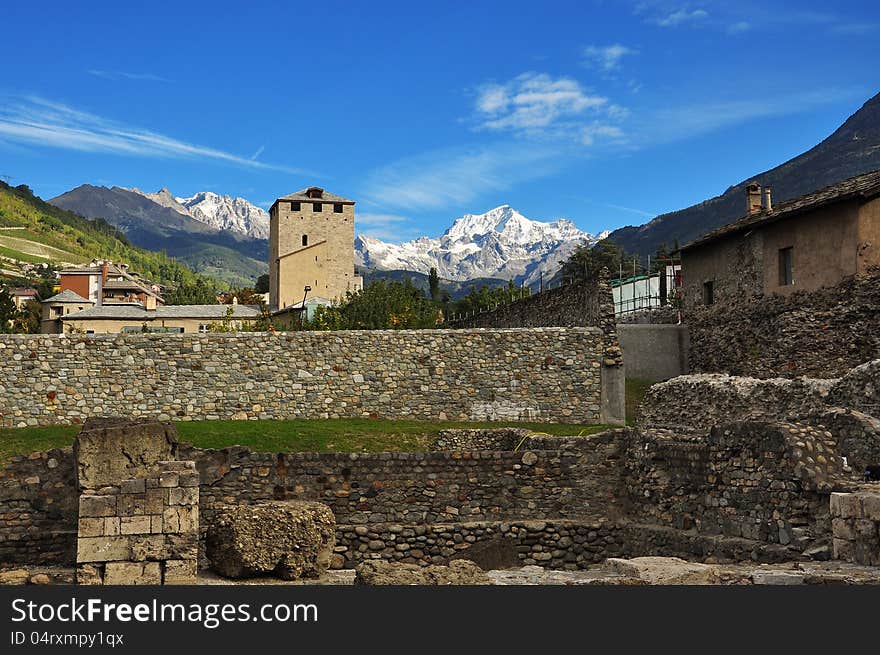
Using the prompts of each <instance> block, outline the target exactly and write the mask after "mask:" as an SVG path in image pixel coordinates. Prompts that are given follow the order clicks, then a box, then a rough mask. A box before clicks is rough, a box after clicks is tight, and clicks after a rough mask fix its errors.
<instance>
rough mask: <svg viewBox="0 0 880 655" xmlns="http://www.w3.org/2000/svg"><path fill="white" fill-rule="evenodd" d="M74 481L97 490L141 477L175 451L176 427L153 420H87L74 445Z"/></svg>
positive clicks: (169, 457) (172, 456) (82, 486)
mask: <svg viewBox="0 0 880 655" xmlns="http://www.w3.org/2000/svg"><path fill="white" fill-rule="evenodd" d="M73 452H74V456H75V458H76V472H77V482H78V484H79V487H80V488H81V489H96V488H98V487H101V486H105V485H112V484H119V483H120V482H121V481H123V480H131V479H133V478H143V477H146V475H147V474H148V473H149V471H150V470H151V469H152V468H153V467H154V466H155V464H156V463H157V462H159V461H162V460H171V459H174V457H175V456H176V454H177V430H176V429H175V427H174V425H173V424H171V423H162V422H160V421H156V420H153V419H142V420H132V419H124V418H116V419H111V418H101V419H94V418H92V419H88V420H87V421H86V422H85V424H84V425H83V429H82V431H80V433H79V434H78V435H77V436H76V440H75V441H74V444H73Z"/></svg>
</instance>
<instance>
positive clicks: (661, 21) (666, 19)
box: [653, 8, 709, 27]
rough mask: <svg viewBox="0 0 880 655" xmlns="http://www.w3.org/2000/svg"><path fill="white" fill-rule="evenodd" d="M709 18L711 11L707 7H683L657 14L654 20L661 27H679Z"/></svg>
mask: <svg viewBox="0 0 880 655" xmlns="http://www.w3.org/2000/svg"><path fill="white" fill-rule="evenodd" d="M707 18H709V12H708V11H706V10H705V9H686V8H682V9H677V10H676V11H673V12H671V13H668V14H664V15H661V16H657V17H655V18H654V19H653V22H654V23H656V24H657V25H659V26H660V27H678V26H680V25H688V24H694V23H700V22H702V21H704V20H705V19H707Z"/></svg>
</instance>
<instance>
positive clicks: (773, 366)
mask: <svg viewBox="0 0 880 655" xmlns="http://www.w3.org/2000/svg"><path fill="white" fill-rule="evenodd" d="M684 320H685V322H686V323H687V325H688V328H689V330H690V338H691V345H690V368H691V371H693V372H695V373H730V374H732V375H744V376H750V377H760V378H768V377H795V376H801V375H808V376H811V377H818V378H832V377H838V376H840V375H843V373H844V372H846V371H847V370H848V369H850V368H852V367H854V366H857V365H859V364H861V363H862V362H866V361H868V360H871V359H877V358H878V357H880V269H874V270H873V271H871V272H870V273H869V274H867V275H862V276H856V277H854V278H850V279H848V280H846V281H844V282H843V283H841V284H840V285H837V286H835V287H827V288H823V289H819V290H817V291H811V292H797V293H794V294H792V295H790V296H787V297H782V296H778V295H770V296H758V297H753V296H743V295H736V294H734V295H733V296H731V297H729V298H726V299H724V301H723V302H719V303H718V304H716V305H713V306H711V307H696V308H692V309H690V310H688V311H687V312H686V314H685V316H684Z"/></svg>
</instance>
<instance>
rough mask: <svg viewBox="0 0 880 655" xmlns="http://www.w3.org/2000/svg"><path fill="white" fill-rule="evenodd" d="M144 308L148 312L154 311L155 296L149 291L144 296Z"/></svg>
mask: <svg viewBox="0 0 880 655" xmlns="http://www.w3.org/2000/svg"><path fill="white" fill-rule="evenodd" d="M144 309H146V310H147V311H148V312H154V311H156V296H154V295H153V294H151V293H148V294H146V296H145V297H144Z"/></svg>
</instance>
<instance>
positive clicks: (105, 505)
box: [79, 496, 116, 518]
mask: <svg viewBox="0 0 880 655" xmlns="http://www.w3.org/2000/svg"><path fill="white" fill-rule="evenodd" d="M79 515H80V517H81V518H83V517H90V516H116V496H80V497H79Z"/></svg>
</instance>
